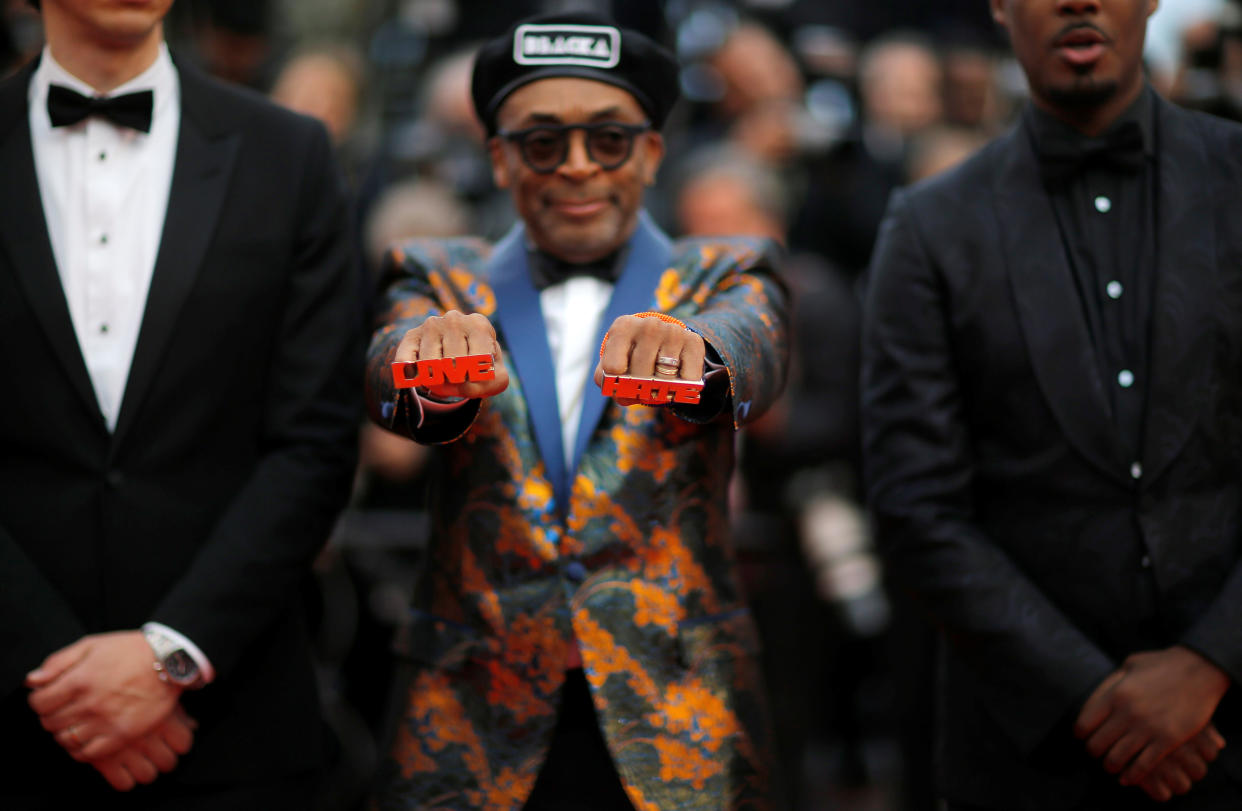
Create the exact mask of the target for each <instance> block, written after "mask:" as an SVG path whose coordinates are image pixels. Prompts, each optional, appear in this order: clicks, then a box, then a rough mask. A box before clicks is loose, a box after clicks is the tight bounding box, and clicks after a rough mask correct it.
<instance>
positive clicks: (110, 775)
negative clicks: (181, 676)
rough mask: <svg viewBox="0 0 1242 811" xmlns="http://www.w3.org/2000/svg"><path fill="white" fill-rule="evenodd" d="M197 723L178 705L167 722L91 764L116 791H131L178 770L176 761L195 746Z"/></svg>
mask: <svg viewBox="0 0 1242 811" xmlns="http://www.w3.org/2000/svg"><path fill="white" fill-rule="evenodd" d="M197 727H198V723H197V722H195V721H194V719H192V718H190V716H188V715H186V714H185V711H184V710H182V709H181V707H180V705H178V706H177V707H176V708H175V709H174V711H173V713H172V715H170V716H169V717H168V718H167V719H165V721H164V723H163V724H161V725H159V726H157V727H156V728H155V729H154V730H152V731H151V732H149V733H147V734H146V735H144V736H143V737H141V738H138V739H137V740H135V741H131V742H130V743H129V744H128V745H127V746H125V747H123V748H122V749H120V750H118V751H117V752H115V753H113V754H111V755H107V756H105V757H103V758H100V759H99V760H95V761H91V765H92V766H93V767H95V770H96V771H98V772H99V773H100V774H101V775H103V778H104V779H105V780H107V781H108V784H109V785H111V786H112V787H113V788H114V789H116V790H117V791H129V790H130V789H132V788H133V787H134V786H135V785H137V784H139V783H143V784H147V783H153V782H155V779H156V778H157V777H159V775H160V773H161V772H164V773H167V772H171V771H172V770H173V769H175V768H177V759H178V757H179V756H181V755H184V754H186V753H187V752H189V751H190V748H191V747H192V746H193V745H194V730H195V729H196V728H197Z"/></svg>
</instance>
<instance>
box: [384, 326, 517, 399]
mask: <svg viewBox="0 0 1242 811" xmlns="http://www.w3.org/2000/svg"><path fill="white" fill-rule="evenodd" d="M463 355H491V356H492V358H493V361H494V363H493V366H494V367H495V369H496V376H495V377H494V378H493V379H491V380H484V381H480V382H466V383H445V384H444V385H441V386H430V387H428V392H429V393H430V394H431V395H432V396H433V397H464V398H465V399H467V400H472V399H475V398H477V397H494V396H496V395H497V394H500V393H501V392H502V391H504V390H505V389H506V388H508V387H509V372H508V371H507V370H506V369H505V364H504V358H503V357H502V355H501V353H500V342H499V341H497V340H496V329H495V327H493V326H492V322H490V321H488V320H487V317H486V316H484V315H480V314H479V313H471V314H470V315H463V314H462V313H459V312H458V311H457V310H449V311H448V312H447V313H445V314H444V315H433V316H431V317H430V318H428V319H427V320H426V321H424V322H423V323H421V324H419V325H418V326H417V327H415V328H414V329H412V330H410V331H409V332H407V333H406V334H405V337H404V338H402V339H401V343H400V344H398V345H397V354H396V355H394V356H393V362H395V363H413V362H416V361H420V360H432V359H436V358H458V357H461V356H463Z"/></svg>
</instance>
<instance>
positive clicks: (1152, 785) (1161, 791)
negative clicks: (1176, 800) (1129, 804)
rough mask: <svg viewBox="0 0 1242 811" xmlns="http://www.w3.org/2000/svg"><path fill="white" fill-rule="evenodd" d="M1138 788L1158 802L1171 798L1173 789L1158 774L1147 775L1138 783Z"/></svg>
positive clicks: (1164, 801)
mask: <svg viewBox="0 0 1242 811" xmlns="http://www.w3.org/2000/svg"><path fill="white" fill-rule="evenodd" d="M1139 788H1141V789H1142V790H1143V792H1144V793H1145V794H1146V795H1147V796H1148V797H1151V798H1152V799H1153V800H1155V801H1156V802H1158V803H1167V802H1168V801H1169V800H1171V799H1172V798H1173V790H1172V789H1170V788H1169V787H1168V785H1167V784H1166V783H1165V782H1164V780H1163V779H1161V778H1160V777H1159V776H1158V775H1155V774H1152V775H1148V777H1147V779H1146V780H1144V781H1143V782H1141V783H1139Z"/></svg>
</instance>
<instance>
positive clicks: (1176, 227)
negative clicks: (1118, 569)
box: [1143, 100, 1217, 480]
mask: <svg viewBox="0 0 1242 811" xmlns="http://www.w3.org/2000/svg"><path fill="white" fill-rule="evenodd" d="M1156 110H1157V114H1156V123H1157V138H1158V139H1159V144H1160V153H1159V154H1160V165H1159V172H1160V174H1159V182H1158V188H1157V191H1156V222H1157V231H1156V286H1155V297H1154V299H1153V303H1152V319H1151V374H1150V380H1151V383H1150V385H1149V388H1148V391H1147V415H1146V421H1145V425H1144V433H1143V470H1144V471H1145V473H1144V477H1145V478H1147V479H1148V480H1152V479H1154V478H1155V477H1156V476H1158V475H1160V473H1161V471H1163V470H1164V469H1165V468H1166V467H1167V466H1168V465H1169V463H1170V462H1172V461H1173V459H1174V458H1175V457H1176V456H1177V454H1178V452H1179V451H1181V449H1182V447H1183V446H1184V445H1185V444H1186V440H1187V438H1188V437H1189V436H1190V431H1191V429H1192V428H1193V427H1194V424H1195V420H1196V419H1197V418H1198V415H1199V414H1201V413H1202V411H1203V408H1204V403H1205V401H1206V399H1207V398H1208V397H1209V396H1210V393H1211V392H1210V387H1209V382H1210V381H1209V376H1210V372H1211V359H1212V356H1213V340H1214V336H1215V334H1216V333H1215V329H1216V326H1215V323H1216V322H1215V321H1214V319H1213V317H1212V312H1213V310H1214V309H1215V305H1214V293H1213V291H1214V290H1215V289H1216V286H1217V281H1216V230H1215V224H1216V217H1215V213H1214V211H1213V206H1212V195H1211V194H1208V193H1204V189H1203V179H1204V178H1209V177H1211V176H1212V165H1211V161H1210V160H1209V157H1208V155H1207V154H1205V152H1204V145H1203V142H1202V139H1201V138H1200V137H1199V130H1198V128H1197V127H1196V126H1195V124H1194V122H1193V121H1187V120H1185V119H1186V118H1187V117H1188V116H1187V115H1186V114H1185V113H1183V112H1181V111H1179V110H1176V109H1174V108H1173V107H1172V105H1170V104H1169V103H1167V102H1165V101H1162V100H1157V107H1156Z"/></svg>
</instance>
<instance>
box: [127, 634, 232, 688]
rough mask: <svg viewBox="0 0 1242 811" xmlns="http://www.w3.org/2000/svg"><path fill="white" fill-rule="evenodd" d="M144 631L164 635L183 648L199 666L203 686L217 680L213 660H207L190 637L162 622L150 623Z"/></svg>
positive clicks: (205, 655)
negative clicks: (212, 664)
mask: <svg viewBox="0 0 1242 811" xmlns="http://www.w3.org/2000/svg"><path fill="white" fill-rule="evenodd" d="M142 630H144V631H154V632H156V633H158V634H163V635H164V636H166V637H168V638H169V639H171V640H173V641H174V642H176V643H177V644H178V645H180V646H181V649H182V650H184V651H185V652H186V653H188V654H189V655H190V658H191V659H193V660H194V664H196V665H198V672H199V674H200V675H202V677H203V684H211V683H212V682H213V681H215V678H216V669H215V668H214V667H212V666H211V660H210V659H208V658H207V654H205V653H203V652H202V651H201V650H200V649H199V647H198V645H195V644H194V643H193V642H191V641H190V638H189V637H188V636H185V635H184V634H180V633H178V632H177V631H174V630H173V629H172V628H169V627H168V626H167V625H165V624H164V623H162V622H148V623H145V624H144V625H143V626H142Z"/></svg>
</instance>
